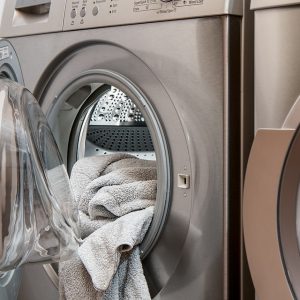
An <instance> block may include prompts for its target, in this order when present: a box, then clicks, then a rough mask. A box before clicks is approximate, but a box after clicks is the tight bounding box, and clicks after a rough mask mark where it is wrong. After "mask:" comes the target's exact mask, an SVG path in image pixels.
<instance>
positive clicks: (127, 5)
mask: <svg viewBox="0 0 300 300" xmlns="http://www.w3.org/2000/svg"><path fill="white" fill-rule="evenodd" d="M43 3H47V4H43ZM21 4H22V5H20V1H18V0H2V1H1V3H0V36H1V37H12V36H22V35H29V34H38V33H47V32H55V31H56V32H58V31H62V30H65V31H66V30H75V29H85V28H96V27H104V26H112V25H123V24H134V23H146V22H154V21H163V20H172V19H184V18H193V17H202V16H213V15H224V14H231V15H242V14H243V1H242V0H213V1H211V0H188V1H186V0H171V1H162V0H151V1H150V0H122V1H118V0H111V1H109V0H101V1H100V0H97V1H94V0H76V1H74V0H52V1H51V3H50V1H49V0H47V1H45V0H43V1H37V0H35V1H32V0H30V1H21ZM38 4H40V5H38ZM29 5H37V6H32V7H31V8H30V9H28V7H27V6H29ZM19 6H22V7H23V6H26V7H27V9H22V10H20V9H16V8H18V7H19ZM49 7H50V11H49Z"/></svg>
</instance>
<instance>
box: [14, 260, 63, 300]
mask: <svg viewBox="0 0 300 300" xmlns="http://www.w3.org/2000/svg"><path fill="white" fill-rule="evenodd" d="M21 272H22V280H21V287H20V291H19V296H18V300H41V299H43V300H58V299H59V294H58V290H57V288H56V287H55V286H54V284H53V283H52V282H51V280H50V279H49V277H48V275H47V274H46V272H45V270H44V268H43V266H42V265H39V264H31V265H26V266H24V267H23V268H22V271H21Z"/></svg>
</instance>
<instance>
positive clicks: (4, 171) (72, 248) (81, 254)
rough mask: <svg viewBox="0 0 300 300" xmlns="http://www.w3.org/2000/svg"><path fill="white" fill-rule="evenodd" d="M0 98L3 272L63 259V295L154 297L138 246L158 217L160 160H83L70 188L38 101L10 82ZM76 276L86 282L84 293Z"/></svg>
mask: <svg viewBox="0 0 300 300" xmlns="http://www.w3.org/2000/svg"><path fill="white" fill-rule="evenodd" d="M0 98H1V101H0V102H1V103H0V119H1V123H2V124H5V126H2V127H1V129H0V155H1V165H0V176H1V180H0V186H1V201H0V205H1V206H0V210H1V211H0V218H1V219H0V226H1V228H0V230H1V231H0V232H1V238H0V243H1V244H0V271H1V272H6V271H9V270H12V269H14V268H17V267H19V266H21V265H23V264H24V263H30V262H43V263H46V262H47V263H49V262H50V263H51V262H57V261H66V262H64V263H62V264H61V267H60V269H61V274H62V276H61V284H62V285H61V297H66V298H67V299H68V295H70V297H73V298H70V299H75V298H74V295H76V297H77V296H78V299H79V296H80V295H81V298H82V297H84V299H88V297H90V296H91V295H93V296H92V298H91V299H98V298H99V299H100V298H101V299H102V297H104V299H118V297H119V298H120V299H122V298H124V297H127V298H128V297H130V293H132V294H133V298H134V299H149V298H150V296H149V292H148V289H147V285H146V282H145V279H144V276H143V270H142V266H141V262H140V258H139V249H138V247H136V246H137V245H138V244H139V243H141V242H142V240H143V237H144V235H145V233H146V232H147V229H148V227H149V225H150V223H151V219H152V215H153V206H154V202H155V198H156V167H155V162H153V161H144V160H140V159H138V158H135V157H132V156H130V155H125V154H113V155H108V156H98V157H92V158H86V159H83V160H80V161H78V163H77V164H76V165H75V167H74V171H73V173H72V181H71V184H72V187H71V186H70V183H69V178H68V174H67V172H66V169H65V167H64V164H63V162H62V159H61V157H60V153H59V150H58V149H57V146H56V143H55V141H54V138H53V136H52V133H51V129H50V128H49V126H48V124H47V121H46V119H45V117H44V115H43V113H42V112H41V109H40V106H39V105H38V103H37V102H36V100H35V99H34V98H33V97H32V95H31V94H30V93H29V92H28V91H27V90H26V89H24V88H22V87H20V86H18V85H15V84H14V85H11V84H10V82H9V81H7V82H5V81H4V84H2V85H1V87H0ZM73 191H74V193H75V198H74V197H73ZM81 238H82V239H81ZM78 246H79V248H78ZM69 258H71V260H69V261H67V260H68V259H69ZM119 264H120V265H119ZM70 266H71V270H70V271H71V272H70V273H69V275H68V276H67V274H68V267H70ZM76 268H77V269H76ZM74 270H78V273H76V274H75V272H74ZM80 272H81V273H80ZM87 274H89V276H90V278H89V281H87V277H86V275H87ZM127 275H130V276H127ZM81 276H83V277H81ZM74 277H75V279H76V280H81V279H80V278H82V281H81V286H82V287H83V289H82V290H80V284H78V285H77V282H76V281H72V278H73V279H74ZM84 280H85V282H84ZM124 283H125V285H124ZM74 284H76V286H75V285H74ZM85 284H86V285H85ZM70 287H73V288H74V287H76V291H75V290H74V289H73V294H72V295H71V294H68V292H69V291H70V289H69V288H70ZM91 287H92V288H93V289H91ZM85 289H86V290H85ZM74 293H75V294H74ZM87 293H90V294H87ZM134 293H136V294H134ZM139 293H141V294H142V295H141V296H139ZM95 295H96V298H95V297H94V296H95ZM126 295H127V296H126ZM125 299H126V298H125Z"/></svg>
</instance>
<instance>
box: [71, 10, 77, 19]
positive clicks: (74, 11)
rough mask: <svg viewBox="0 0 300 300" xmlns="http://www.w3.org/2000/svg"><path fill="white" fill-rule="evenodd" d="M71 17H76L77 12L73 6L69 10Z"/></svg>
mask: <svg viewBox="0 0 300 300" xmlns="http://www.w3.org/2000/svg"><path fill="white" fill-rule="evenodd" d="M70 15H71V18H72V19H75V17H76V15H77V12H76V9H75V8H73V9H72V10H71V14H70Z"/></svg>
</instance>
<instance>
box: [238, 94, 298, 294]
mask: <svg viewBox="0 0 300 300" xmlns="http://www.w3.org/2000/svg"><path fill="white" fill-rule="evenodd" d="M299 123H300V97H299V98H298V100H297V101H296V102H295V105H294V106H293V108H292V109H291V111H290V113H289V115H288V116H287V118H286V121H285V122H284V125H283V127H282V128H281V129H261V130H259V131H258V132H257V134H256V137H255V140H254V143H253V146H252V150H251V154H250V157H249V161H248V167H247V172H246V179H245V188H244V202H243V225H244V235H245V245H246V251H247V257H248V262H249V266H250V271H251V275H252V279H253V282H254V286H255V289H256V293H257V295H258V299H263V300H277V299H278V300H279V299H280V300H282V299H285V300H288V299H300V285H299V282H300V250H299V236H300V204H299V201H298V198H299V182H300V127H299Z"/></svg>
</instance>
